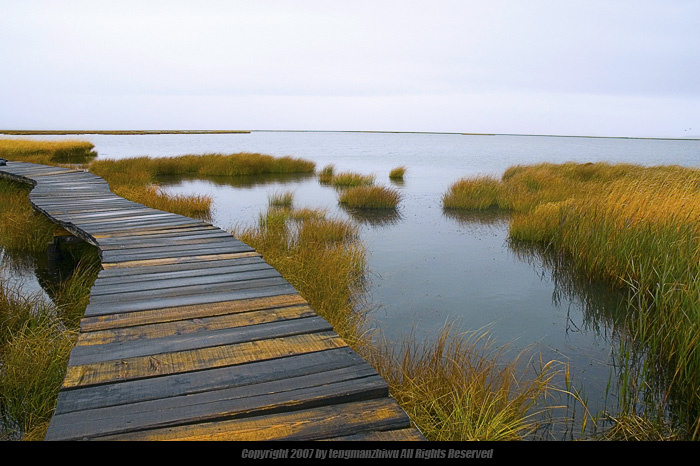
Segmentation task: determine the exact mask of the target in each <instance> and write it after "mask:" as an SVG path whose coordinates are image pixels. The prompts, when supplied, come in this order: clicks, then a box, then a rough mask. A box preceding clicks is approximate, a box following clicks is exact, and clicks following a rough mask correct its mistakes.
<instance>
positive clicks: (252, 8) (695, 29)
mask: <svg viewBox="0 0 700 466" xmlns="http://www.w3.org/2000/svg"><path fill="white" fill-rule="evenodd" d="M0 128H1V129H253V130H255V129H288V130H376V131H440V132H477V133H478V132H485V133H530V134H575V135H595V136H642V137H649V136H650V137H687V136H691V135H693V136H698V135H700V1H695V0H691V1H680V0H676V1H674V0H667V1H648V0H630V1H615V0H607V1H591V0H587V1H574V0H571V1H569V0H565V1H562V0H557V1H535V0H513V1H510V0H478V1H477V0H475V1H469V0H463V1H440V0H429V1H417V0H416V1H410V0H406V1H384V0H371V1H364V0H352V1H348V0H343V1H340V0H337V1H336V0H324V1H302V0H286V1H266V0H255V1H236V0H231V1H209V0H197V1H194V0H191V1H176V0H168V1H162V2H160V1H149V0H138V1H124V0H119V1H115V0H112V1H99V0H90V1H59V0H54V1H49V0H47V1H35V0H21V1H19V0H0Z"/></svg>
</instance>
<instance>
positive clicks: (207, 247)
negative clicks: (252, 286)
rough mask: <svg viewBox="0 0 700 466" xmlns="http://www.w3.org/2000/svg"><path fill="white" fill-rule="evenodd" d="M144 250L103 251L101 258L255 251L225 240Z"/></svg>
mask: <svg viewBox="0 0 700 466" xmlns="http://www.w3.org/2000/svg"><path fill="white" fill-rule="evenodd" d="M142 251H144V252H132V251H130V250H125V251H103V253H102V260H104V261H105V262H109V263H115V262H133V261H146V260H153V259H167V258H177V259H184V258H187V257H202V256H207V255H212V254H231V253H245V252H255V249H253V248H251V247H250V246H248V245H247V244H243V243H236V242H227V244H223V245H222V244H221V243H213V244H184V245H179V246H163V247H160V248H146V249H143V250H142Z"/></svg>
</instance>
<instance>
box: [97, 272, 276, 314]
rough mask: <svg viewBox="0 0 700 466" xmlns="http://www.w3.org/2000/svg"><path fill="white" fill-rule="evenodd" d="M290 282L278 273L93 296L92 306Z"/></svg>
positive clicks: (237, 289)
mask: <svg viewBox="0 0 700 466" xmlns="http://www.w3.org/2000/svg"><path fill="white" fill-rule="evenodd" d="M288 283H289V282H287V280H285V279H284V278H283V277H282V275H280V274H279V272H277V274H276V276H274V277H270V278H256V279H250V280H235V279H231V280H229V281H224V282H218V283H200V284H196V285H191V286H179V287H175V288H163V289H153V290H145V291H134V292H125V293H119V294H107V295H100V296H92V297H91V298H90V305H91V306H109V305H110V304H112V303H119V304H129V303H132V302H145V301H153V300H167V299H178V298H180V297H189V296H200V295H207V294H214V293H222V292H224V293H225V292H235V291H239V290H248V289H251V288H267V287H273V286H280V285H287V284H288Z"/></svg>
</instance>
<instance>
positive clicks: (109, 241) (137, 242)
mask: <svg viewBox="0 0 700 466" xmlns="http://www.w3.org/2000/svg"><path fill="white" fill-rule="evenodd" d="M198 233H199V234H192V235H187V234H184V233H183V234H180V235H171V236H170V237H156V238H152V237H150V236H132V237H128V238H105V239H103V240H101V241H100V249H102V251H114V250H119V251H123V250H129V249H138V248H147V247H156V246H161V245H163V244H172V245H181V244H203V243H213V242H217V241H220V240H221V239H222V238H230V239H235V238H233V236H231V234H230V233H227V232H225V231H221V230H206V231H202V232H198Z"/></svg>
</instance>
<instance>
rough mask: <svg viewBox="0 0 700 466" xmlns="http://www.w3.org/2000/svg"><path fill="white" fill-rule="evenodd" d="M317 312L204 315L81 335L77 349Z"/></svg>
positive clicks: (290, 310) (307, 309)
mask: <svg viewBox="0 0 700 466" xmlns="http://www.w3.org/2000/svg"><path fill="white" fill-rule="evenodd" d="M315 315H316V313H315V312H314V310H313V309H311V308H310V307H309V306H306V305H301V306H286V307H280V308H275V309H265V310H259V311H248V312H243V313H237V314H225V315H215V316H202V317H200V318H194V319H192V318H189V319H182V320H178V321H174V322H159V323H153V324H147V325H140V326H131V327H125V328H116V329H109V330H99V331H94V332H85V331H83V332H81V333H80V335H78V340H77V342H76V346H90V345H106V344H109V343H121V342H127V341H134V340H146V339H149V338H163V337H168V336H174V335H187V334H193V333H196V334H200V333H201V332H209V331H212V330H224V329H232V328H237V327H244V326H248V325H257V324H264V323H269V322H277V321H280V320H288V319H300V318H303V317H312V316H315Z"/></svg>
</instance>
